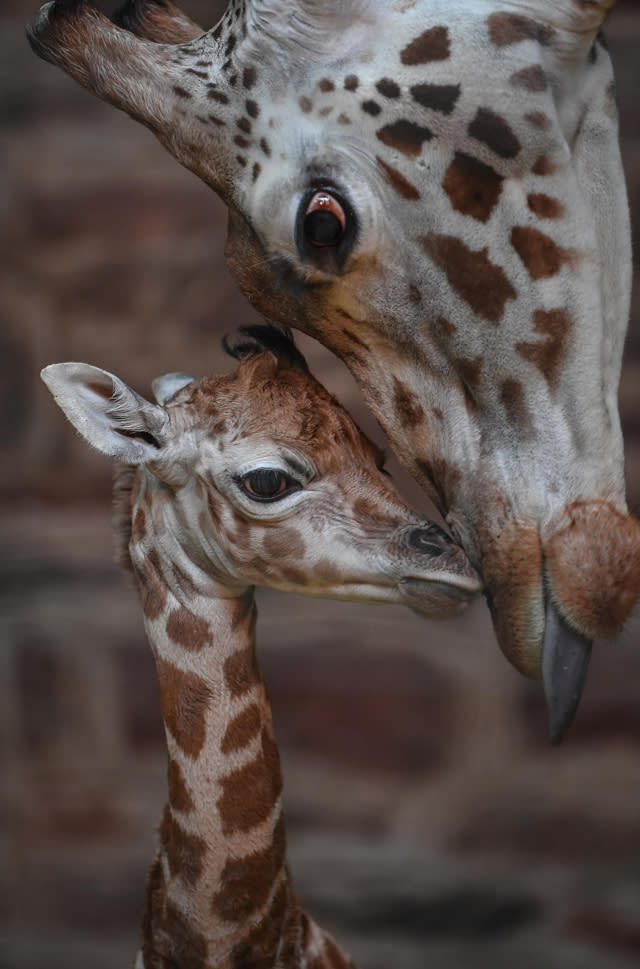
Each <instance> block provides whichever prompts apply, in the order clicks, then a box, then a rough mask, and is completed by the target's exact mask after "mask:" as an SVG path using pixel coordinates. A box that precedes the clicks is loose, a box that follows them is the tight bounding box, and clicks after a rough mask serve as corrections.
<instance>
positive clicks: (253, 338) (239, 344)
mask: <svg viewBox="0 0 640 969" xmlns="http://www.w3.org/2000/svg"><path fill="white" fill-rule="evenodd" d="M222 346H223V348H224V350H225V352H226V353H228V354H229V356H231V357H234V358H235V359H236V360H244V358H245V357H249V356H252V355H254V354H257V353H264V352H265V351H266V352H268V353H272V354H273V356H274V357H275V358H276V359H277V360H279V361H282V362H283V363H286V364H287V365H288V366H290V367H298V368H299V369H301V370H304V371H305V372H308V369H309V368H308V367H307V361H306V360H305V358H304V357H303V356H302V354H301V353H300V351H299V350H298V348H297V346H296V345H295V343H294V341H293V334H292V333H291V330H290V329H289V328H288V327H278V326H274V325H273V324H271V323H265V324H260V323H257V324H254V325H252V326H241V327H240V329H239V330H237V331H236V332H235V333H232V334H227V335H226V336H224V337H223V339H222Z"/></svg>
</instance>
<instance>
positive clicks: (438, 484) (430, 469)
mask: <svg viewBox="0 0 640 969" xmlns="http://www.w3.org/2000/svg"><path fill="white" fill-rule="evenodd" d="M416 468H417V469H418V471H419V472H420V474H422V475H423V476H424V478H425V484H426V485H427V486H428V487H429V489H430V491H431V493H432V495H433V497H434V500H435V503H436V505H437V507H438V510H439V511H440V512H441V513H442V514H444V513H445V512H446V510H447V508H448V507H449V506H450V505H451V504H453V499H454V496H455V493H456V491H457V490H458V488H459V486H460V481H461V475H460V471H459V470H458V468H454V467H452V466H451V465H450V464H449V463H448V462H447V461H445V459H444V458H430V459H429V458H418V459H417V460H416Z"/></svg>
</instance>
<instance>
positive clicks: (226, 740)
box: [220, 703, 262, 754]
mask: <svg viewBox="0 0 640 969" xmlns="http://www.w3.org/2000/svg"><path fill="white" fill-rule="evenodd" d="M261 727H262V716H261V713H260V707H259V706H258V704H257V703H250V704H249V706H248V707H247V708H246V709H245V710H243V711H242V713H239V714H238V716H237V717H234V719H233V720H232V721H231V723H230V724H229V726H228V727H227V729H226V731H225V735H224V737H223V738H222V742H221V744H220V750H221V751H222V753H223V754H232V753H233V752H234V751H236V750H242V749H243V748H244V747H247V746H248V745H249V744H250V743H251V741H252V740H253V738H254V737H257V736H258V734H259V733H260V729H261Z"/></svg>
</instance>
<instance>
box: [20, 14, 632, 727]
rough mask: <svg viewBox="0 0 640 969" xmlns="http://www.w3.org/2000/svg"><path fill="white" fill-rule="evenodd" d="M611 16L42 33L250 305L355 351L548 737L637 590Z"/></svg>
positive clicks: (624, 240) (242, 20) (60, 25)
mask: <svg viewBox="0 0 640 969" xmlns="http://www.w3.org/2000/svg"><path fill="white" fill-rule="evenodd" d="M612 3H613V0H519V2H513V0H512V2H509V0H322V2H320V0H296V2H294V0H232V2H231V3H230V4H229V7H228V10H227V12H226V14H225V16H224V17H223V19H222V21H221V22H220V23H219V24H218V25H217V26H216V27H215V28H214V29H212V30H211V31H208V32H206V33H202V31H201V28H200V27H198V26H197V25H195V24H194V23H193V22H192V21H191V20H189V19H188V18H187V17H185V16H184V15H183V14H182V13H181V12H180V11H179V10H178V9H177V8H176V7H174V6H173V5H172V4H171V3H170V2H168V0H129V2H127V3H126V4H125V6H124V8H123V9H122V10H121V11H120V12H119V13H118V14H117V15H116V17H115V18H114V19H115V23H112V22H111V21H109V20H108V19H106V18H105V17H103V16H102V15H101V14H99V13H98V12H97V11H96V10H94V9H92V8H91V7H90V6H89V5H88V4H87V3H86V2H84V0H57V2H54V3H49V4H47V5H46V6H44V7H43V8H42V10H41V12H40V15H39V17H38V19H37V21H36V22H35V24H34V25H33V27H32V28H31V30H30V34H29V36H30V40H31V43H32V45H33V47H34V49H35V50H36V52H37V53H38V54H39V55H40V56H42V57H44V58H46V59H47V60H50V61H52V62H54V63H56V64H58V65H59V66H61V67H63V68H64V69H65V70H66V71H68V72H69V73H70V74H71V75H72V76H73V77H74V78H75V79H76V80H77V81H79V82H80V83H81V84H83V85H84V86H86V87H88V88H90V89H91V90H93V91H94V92H95V93H96V94H97V95H98V96H99V97H101V98H104V99H105V100H107V101H110V102H111V103H113V104H115V105H116V106H117V107H119V108H121V109H123V110H125V111H126V112H128V113H129V114H130V115H132V116H133V117H134V118H136V119H138V120H140V121H142V122H143V123H144V124H145V125H147V126H148V127H149V128H151V129H152V131H154V133H155V134H156V135H157V136H158V138H159V139H160V140H161V141H162V143H163V144H164V145H165V146H166V147H167V148H168V150H169V151H170V152H172V153H173V154H174V155H175V156H176V157H177V158H178V160H179V161H180V162H181V163H182V164H183V165H185V166H187V167H188V168H190V169H192V170H193V171H194V172H195V173H196V174H197V175H199V176H200V177H201V178H202V179H204V180H205V181H206V182H207V183H208V184H209V185H210V186H211V187H212V188H214V190H215V191H216V192H218V193H219V194H220V196H221V197H222V198H223V199H224V201H225V202H226V203H227V205H228V207H229V237H228V243H227V252H228V257H229V261H230V264H231V267H232V269H233V271H234V272H235V275H236V277H237V279H238V281H239V283H240V285H241V286H242V288H243V289H244V291H245V293H246V294H247V295H248V297H249V298H250V299H251V301H252V302H253V303H254V305H255V306H256V307H257V308H258V309H259V310H260V311H261V312H263V313H264V314H265V315H266V316H268V317H271V318H274V319H278V320H283V321H285V322H287V323H289V324H290V325H293V326H296V327H298V328H299V329H301V330H303V331H305V332H307V333H309V334H311V335H312V336H315V337H317V338H318V339H319V340H321V341H322V342H323V343H324V344H325V345H326V346H328V347H329V348H330V349H331V350H333V351H334V352H335V353H337V354H338V355H339V356H340V357H342V359H343V360H344V361H345V362H346V363H347V365H348V366H349V368H350V369H351V371H352V372H353V374H354V376H355V377H356V379H357V381H358V383H359V384H360V386H361V388H362V391H363V393H364V396H365V398H366V400H367V402H368V404H369V405H370V407H371V409H372V410H373V412H374V413H375V415H376V416H377V418H378V419H379V420H380V422H381V424H382V425H383V427H384V429H385V430H386V432H387V434H388V435H389V437H390V439H391V441H392V442H393V445H394V447H395V448H396V450H397V452H398V454H399V456H400V458H401V459H402V461H403V462H404V464H405V465H406V466H407V468H408V469H409V470H410V471H411V472H412V473H413V474H414V475H415V476H416V477H417V478H418V480H419V481H421V482H422V483H423V484H424V485H425V487H427V488H428V489H429V491H430V492H431V494H432V495H433V496H434V498H435V500H436V502H437V503H438V505H439V507H440V509H441V510H442V512H443V514H445V515H446V519H447V521H448V523H449V525H450V526H451V528H452V530H453V532H454V534H455V535H456V537H457V538H458V539H459V540H460V542H461V543H462V545H463V546H464V548H465V550H466V551H467V554H468V556H469V558H470V559H471V561H472V562H473V563H474V565H476V566H477V567H479V568H480V569H481V571H482V574H483V577H484V580H485V583H486V589H487V600H488V602H489V606H490V609H491V612H492V616H493V622H494V627H495V631H496V635H497V638H498V641H499V643H500V646H501V648H502V650H503V651H504V653H505V654H506V656H507V657H508V658H509V659H510V660H511V662H512V663H514V665H515V666H516V667H517V668H518V669H519V670H521V671H522V672H523V673H525V674H527V675H532V676H539V675H541V674H542V676H543V679H544V682H545V691H546V695H547V701H548V704H549V708H550V717H551V732H552V736H554V737H559V736H560V735H561V734H562V731H563V729H564V727H565V726H566V724H567V723H568V722H569V721H570V719H571V717H572V715H573V711H574V710H575V706H576V704H577V702H578V698H579V693H580V689H581V686H582V682H583V679H584V675H585V671H586V666H587V663H588V657H589V653H590V648H591V642H592V640H593V639H594V638H595V637H599V636H602V637H610V636H613V635H615V634H616V633H617V632H619V630H620V629H621V627H622V625H623V623H624V621H625V619H626V618H627V617H628V615H629V613H630V611H631V609H632V608H633V605H634V603H635V601H636V599H637V597H638V592H639V591H640V524H639V523H638V521H637V520H635V519H634V518H632V517H631V516H630V515H629V514H628V511H627V507H626V503H625V495H624V477H623V448H622V436H621V431H620V422H619V417H618V409H617V388H618V381H619V373H620V363H621V356H622V348H623V342H624V333H625V330H626V325H627V317H628V307H629V291H630V241H629V225H628V209H627V202H626V193H625V187H624V177H623V172H622V167H621V163H620V155H619V148H618V138H617V117H616V108H615V102H614V90H613V78H612V71H611V65H610V60H609V57H608V54H607V52H606V49H605V47H604V44H603V42H602V40H601V39H599V30H600V27H601V24H602V21H603V20H604V17H605V15H606V12H607V11H608V9H609V8H610V7H611V6H612Z"/></svg>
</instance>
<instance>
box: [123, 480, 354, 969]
mask: <svg viewBox="0 0 640 969" xmlns="http://www.w3.org/2000/svg"><path fill="white" fill-rule="evenodd" d="M146 485H147V488H146V489H145V494H144V498H141V495H140V490H142V489H139V493H138V502H137V509H136V507H135V504H134V514H133V529H132V543H131V546H130V548H131V563H132V566H133V571H134V574H135V576H136V580H137V583H138V587H139V592H140V595H141V599H142V602H143V605H144V621H145V629H146V632H147V637H148V639H149V642H150V645H151V647H152V651H153V654H154V658H155V661H156V669H157V674H158V685H159V692H160V703H161V709H162V717H163V722H164V727H165V735H166V742H167V751H168V761H169V766H168V801H167V804H166V806H165V809H164V813H163V816H162V820H161V823H160V826H159V850H158V853H157V855H156V858H155V860H154V863H153V865H152V868H151V871H150V875H149V882H148V890H147V905H146V912H145V917H144V920H143V931H142V945H141V948H140V950H139V952H138V956H137V960H136V969H169V967H171V969H188V967H191V966H194V965H197V966H198V969H214V967H215V969H235V967H238V966H240V965H242V966H248V965H251V966H256V967H260V969H263V967H264V969H268V967H274V969H275V967H283V969H284V967H287V969H288V967H291V969H293V967H298V966H303V965H306V964H307V954H309V955H311V954H313V957H314V958H317V959H318V961H317V967H318V969H321V967H322V966H324V965H325V964H326V965H327V966H329V965H334V964H335V965H336V966H337V967H342V966H345V967H347V966H350V965H351V963H350V961H348V960H347V959H346V957H343V956H342V954H341V953H340V952H339V951H338V949H337V947H336V946H335V943H334V942H333V940H332V939H331V938H330V937H329V936H327V935H326V934H325V933H324V932H323V930H322V929H320V928H319V927H318V926H317V925H316V924H315V923H314V922H313V921H312V920H311V919H310V918H309V917H308V916H307V915H306V913H305V912H304V911H303V910H302V909H301V908H300V906H299V904H298V902H297V900H296V898H295V896H294V894H293V891H292V887H291V882H290V878H289V874H288V870H287V867H286V858H285V828H284V819H283V814H282V797H281V795H282V776H281V771H280V758H279V753H278V748H277V746H276V742H275V739H274V734H273V724H272V717H271V708H270V704H269V700H268V697H267V693H266V689H265V685H264V682H263V679H262V674H261V671H260V668H259V665H258V662H257V657H256V652H255V619H256V606H255V600H254V592H253V588H251V587H250V588H248V589H244V590H240V591H237V590H236V591H233V590H231V589H229V588H228V587H227V586H225V585H223V584H221V583H220V582H218V581H215V580H211V579H209V578H207V577H206V575H205V573H204V572H201V571H200V570H199V569H198V567H197V566H196V565H195V564H194V563H191V566H192V569H191V570H189V571H188V570H187V563H188V562H189V556H188V554H187V553H186V552H185V549H184V546H182V545H181V544H180V542H178V541H176V539H175V535H176V534H177V532H178V529H177V527H176V524H177V523H176V518H175V514H174V509H173V508H172V506H171V504H170V502H168V500H167V492H166V489H164V491H163V489H162V488H160V489H158V488H157V486H154V485H151V492H152V493H153V491H156V497H158V496H160V500H159V501H158V504H159V505H160V508H158V507H155V508H154V507H153V500H150V493H149V488H148V485H149V479H147V481H146ZM145 507H146V512H145V511H141V508H145ZM143 519H144V520H143ZM136 523H137V524H136ZM167 548H171V554H168V553H167V551H166V550H167ZM143 549H144V551H143ZM325 958H326V962H325ZM331 958H333V959H334V962H330V961H329V960H330V959H331ZM336 960H337V961H336ZM315 965H316V963H314V966H315Z"/></svg>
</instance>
